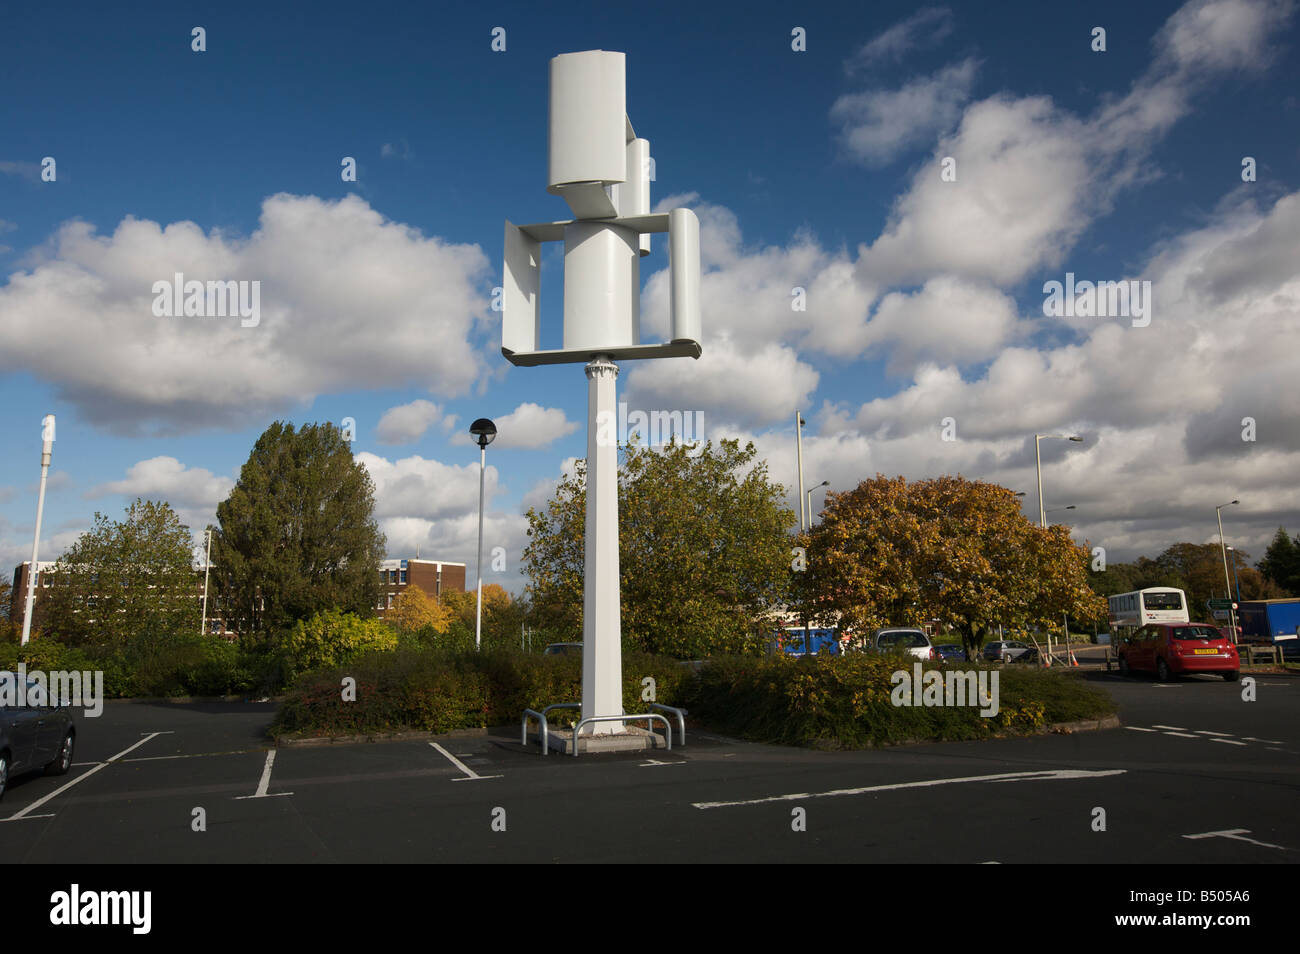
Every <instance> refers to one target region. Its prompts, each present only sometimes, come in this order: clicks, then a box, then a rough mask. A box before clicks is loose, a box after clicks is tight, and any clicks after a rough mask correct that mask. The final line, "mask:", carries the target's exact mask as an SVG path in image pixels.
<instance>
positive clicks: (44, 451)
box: [21, 414, 54, 646]
mask: <svg viewBox="0 0 1300 954" xmlns="http://www.w3.org/2000/svg"><path fill="white" fill-rule="evenodd" d="M41 423H42V425H43V429H42V431H41V436H42V444H41V489H40V491H39V493H38V494H37V496H36V533H35V535H34V536H33V539H32V566H31V569H30V570H28V571H27V612H25V613H23V635H22V641H21V645H23V646H26V645H27V643H28V641H29V640H30V639H31V633H32V607H33V606H34V605H35V603H36V575H37V572H38V570H37V567H39V566H40V564H39V563H38V562H37V559H36V557H37V550H38V549H39V548H40V545H41V516H42V514H43V513H44V512H45V478H46V477H48V476H49V473H50V457H51V455H52V454H53V452H54V415H53V414H47V415H45V418H44V420H43V421H42V422H41Z"/></svg>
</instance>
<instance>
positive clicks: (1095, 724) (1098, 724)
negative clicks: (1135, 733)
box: [1043, 715, 1122, 735]
mask: <svg viewBox="0 0 1300 954" xmlns="http://www.w3.org/2000/svg"><path fill="white" fill-rule="evenodd" d="M1121 725H1122V723H1121V722H1120V721H1119V716H1117V715H1112V716H1106V718H1104V719H1079V720H1078V721H1076V722H1054V723H1053V724H1051V725H1049V726H1046V727H1044V729H1043V733H1044V734H1047V735H1074V733H1076V732H1095V731H1097V730H1099V729H1118V728H1120V727H1121Z"/></svg>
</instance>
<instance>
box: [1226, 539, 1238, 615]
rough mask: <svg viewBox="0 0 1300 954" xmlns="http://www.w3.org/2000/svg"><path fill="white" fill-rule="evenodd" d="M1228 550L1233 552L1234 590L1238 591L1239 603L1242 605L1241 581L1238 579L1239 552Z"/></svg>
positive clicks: (1231, 548)
mask: <svg viewBox="0 0 1300 954" xmlns="http://www.w3.org/2000/svg"><path fill="white" fill-rule="evenodd" d="M1228 549H1229V550H1232V588H1233V589H1234V590H1236V591H1237V602H1238V603H1240V602H1241V581H1240V580H1238V579H1237V551H1236V550H1235V549H1234V548H1233V547H1228Z"/></svg>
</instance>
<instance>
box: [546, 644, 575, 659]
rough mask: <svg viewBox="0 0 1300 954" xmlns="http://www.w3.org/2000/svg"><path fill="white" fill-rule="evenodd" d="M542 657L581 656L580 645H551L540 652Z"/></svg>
mask: <svg viewBox="0 0 1300 954" xmlns="http://www.w3.org/2000/svg"><path fill="white" fill-rule="evenodd" d="M542 655H543V656H581V655H582V643H551V645H549V646H547V647H546V648H545V649H543V650H542Z"/></svg>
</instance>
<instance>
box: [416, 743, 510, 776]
mask: <svg viewBox="0 0 1300 954" xmlns="http://www.w3.org/2000/svg"><path fill="white" fill-rule="evenodd" d="M429 744H430V745H432V746H433V747H434V748H435V749H437V750H438V751H439V752H441V753H442V754H443V755H445V756H446V757H447V759H448V761H450V762H451V764H452V765H454V766H456V768H458V769H460V770H461V771H462V772H464V773H465V777H464V778H453V779H452V781H453V782H477V781H481V780H483V779H485V778H501V777H502V776H500V775H479V774H478V773H477V772H475V771H474V770H473V769H472V768H470V767H469V766H468V765H466V764H465V763H464V762H462V761H461V760H460V759H458V758H456V756H454V755H452V754H451V753H450V752H448V751H447V750H446V749H444V748H443V747H442V746H441V745H439V744H438V743H437V742H430V743H429Z"/></svg>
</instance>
